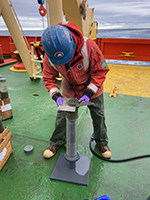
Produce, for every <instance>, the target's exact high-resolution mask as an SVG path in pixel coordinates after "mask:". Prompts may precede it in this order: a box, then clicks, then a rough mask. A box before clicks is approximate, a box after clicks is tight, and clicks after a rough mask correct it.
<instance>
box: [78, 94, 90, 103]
mask: <svg viewBox="0 0 150 200" xmlns="http://www.w3.org/2000/svg"><path fill="white" fill-rule="evenodd" d="M82 101H84V102H89V101H90V98H89V97H88V96H86V95H83V97H81V98H80V99H79V101H78V102H79V103H81V102H82Z"/></svg>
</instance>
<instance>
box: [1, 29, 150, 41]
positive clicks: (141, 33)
mask: <svg viewBox="0 0 150 200" xmlns="http://www.w3.org/2000/svg"><path fill="white" fill-rule="evenodd" d="M42 33H43V30H25V31H24V34H25V35H26V36H41V35H42ZM0 35H10V34H9V31H7V30H0ZM97 37H99V38H107V37H108V38H139V39H140V38H141V39H150V28H135V29H99V30H98V34H97Z"/></svg>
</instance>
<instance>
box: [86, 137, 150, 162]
mask: <svg viewBox="0 0 150 200" xmlns="http://www.w3.org/2000/svg"><path fill="white" fill-rule="evenodd" d="M93 140H94V136H93V135H92V137H91V139H90V143H89V147H90V150H91V152H92V153H93V154H94V155H95V156H96V157H98V158H100V159H101V160H105V161H107V162H127V161H131V160H137V159H141V158H148V157H150V154H148V155H141V156H136V157H131V158H125V159H119V160H112V159H108V158H104V157H102V156H100V155H98V154H97V153H96V152H95V151H94V150H93V149H92V141H93Z"/></svg>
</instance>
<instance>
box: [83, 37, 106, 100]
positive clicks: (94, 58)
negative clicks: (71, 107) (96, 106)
mask: <svg viewBox="0 0 150 200" xmlns="http://www.w3.org/2000/svg"><path fill="white" fill-rule="evenodd" d="M87 48H88V49H89V61H90V63H89V65H90V73H91V81H90V83H89V84H88V85H87V89H86V91H85V93H84V94H86V95H87V96H89V97H90V98H91V97H92V96H93V95H94V94H95V93H96V92H97V91H98V89H101V88H102V87H103V82H104V81H105V79H106V74H107V72H108V71H109V68H108V65H107V63H106V61H105V58H104V56H103V54H102V52H101V51H100V49H99V47H98V45H97V44H96V43H95V42H94V41H92V40H91V39H88V41H87Z"/></svg>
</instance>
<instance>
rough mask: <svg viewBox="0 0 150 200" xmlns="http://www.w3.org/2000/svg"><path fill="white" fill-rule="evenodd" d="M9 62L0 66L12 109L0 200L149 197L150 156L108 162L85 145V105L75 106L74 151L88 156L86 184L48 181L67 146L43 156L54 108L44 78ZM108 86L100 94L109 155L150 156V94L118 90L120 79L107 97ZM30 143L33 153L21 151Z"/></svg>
mask: <svg viewBox="0 0 150 200" xmlns="http://www.w3.org/2000/svg"><path fill="white" fill-rule="evenodd" d="M11 66H12V65H9V66H5V67H0V74H2V76H3V77H5V78H6V80H7V86H8V94H9V97H10V101H11V106H12V112H13V119H9V120H6V121H3V125H4V126H8V127H9V130H10V132H11V133H12V139H11V141H12V146H13V153H12V154H11V156H10V158H9V159H8V161H7V163H6V164H5V166H4V167H3V169H2V171H1V172H0V191H1V192H0V199H3V200H29V199H30V200H41V199H42V200H46V199H50V200H56V199H65V200H83V199H89V200H94V199H96V198H98V197H100V196H102V195H108V196H109V197H110V198H111V199H112V200H126V199H127V200H130V199H132V200H146V199H147V198H148V197H149V196H150V173H149V170H150V158H145V159H140V160H135V161H130V162H125V163H109V162H105V161H102V160H100V159H98V158H97V157H95V156H94V155H93V154H92V153H91V152H90V149H89V140H90V137H91V134H92V133H93V128H92V122H91V118H90V115H89V112H87V113H86V112H85V109H81V110H79V119H80V123H79V125H78V136H77V137H78V138H77V141H78V142H77V150H78V151H79V152H80V154H81V155H82V156H89V157H91V158H92V159H91V167H90V175H89V181H88V186H82V185H76V184H71V183H66V182H61V181H55V180H50V175H51V173H52V171H53V169H54V167H55V164H56V161H57V159H58V157H59V154H60V153H61V152H65V147H61V148H60V149H59V150H58V153H57V154H56V155H55V156H54V157H53V158H51V159H49V160H47V159H44V158H43V156H42V154H43V151H44V150H45V148H47V147H48V145H49V138H50V135H51V134H52V131H53V130H54V126H55V118H56V111H57V106H56V104H55V102H54V101H53V100H51V98H50V97H49V94H48V93H47V91H46V89H45V86H44V82H43V80H36V81H31V80H30V78H29V77H28V75H27V73H26V72H22V73H19V72H12V71H10V70H9V68H10V67H11ZM112 70H113V68H112V67H111V71H112ZM147 73H149V72H147ZM114 74H115V72H114V73H113V78H111V76H110V75H111V74H110V75H109V79H111V80H113V79H114ZM130 75H131V74H130ZM122 76H123V75H122ZM118 78H119V75H118V76H116V77H115V79H117V81H118ZM126 78H127V76H126ZM148 78H149V77H147V80H148ZM121 80H122V78H121ZM128 80H129V79H128ZM138 81H140V79H138ZM114 84H115V85H116V83H114ZM124 84H125V83H124ZM147 84H149V83H148V82H147ZM112 86H113V84H112V83H111V84H110V85H109V83H108V82H106V84H105V87H106V90H105V92H104V100H105V116H106V124H107V128H108V136H109V147H110V149H111V151H112V159H122V158H128V157H133V156H137V155H143V154H150V151H149V149H150V142H149V141H150V98H149V96H147V97H143V96H142V95H141V96H140V95H137V96H136V94H135V93H134V96H131V95H127V94H126V93H125V92H123V91H121V87H122V86H121V85H119V81H118V82H117V87H118V88H120V91H118V95H117V97H116V98H110V97H109V91H110V89H111V87H112ZM147 86H148V85H147ZM127 88H128V87H127ZM135 88H136V85H135ZM143 88H144V87H143ZM148 90H150V88H149V87H148ZM124 93H125V94H124ZM85 113H86V114H85ZM28 144H29V145H33V147H34V151H33V152H32V153H31V154H25V153H24V147H25V146H26V145H28ZM95 151H96V152H97V148H95Z"/></svg>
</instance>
